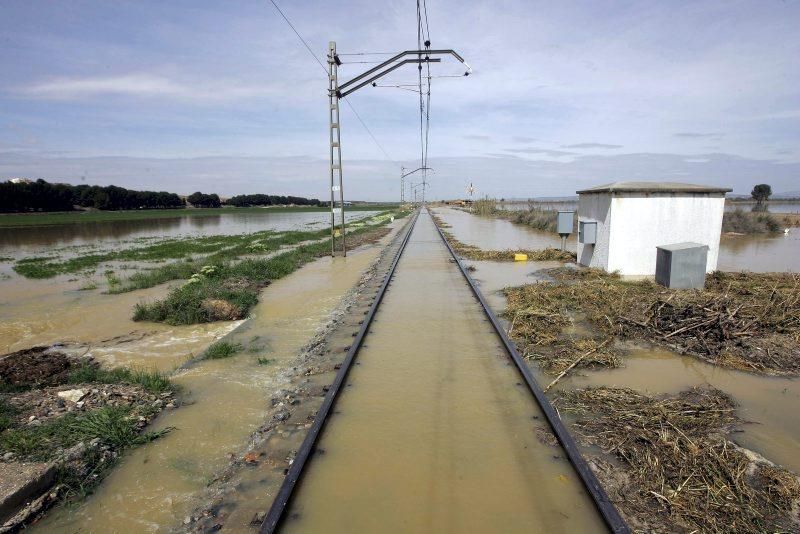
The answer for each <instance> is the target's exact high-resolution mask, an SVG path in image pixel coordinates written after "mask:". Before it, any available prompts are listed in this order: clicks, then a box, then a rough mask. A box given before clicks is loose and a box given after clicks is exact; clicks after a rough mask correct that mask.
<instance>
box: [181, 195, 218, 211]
mask: <svg viewBox="0 0 800 534" xmlns="http://www.w3.org/2000/svg"><path fill="white" fill-rule="evenodd" d="M186 200H187V201H188V202H189V203H190V204H191V205H192V206H194V207H195V208H218V207H220V206H221V205H222V203H221V202H220V200H219V196H218V195H217V194H216V193H213V194H211V195H207V194H205V193H201V192H200V191H196V192H194V193H192V194H191V195H189V196H188V197H186Z"/></svg>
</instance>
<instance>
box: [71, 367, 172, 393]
mask: <svg viewBox="0 0 800 534" xmlns="http://www.w3.org/2000/svg"><path fill="white" fill-rule="evenodd" d="M66 382H67V383H68V384H84V383H90V382H97V383H101V384H131V385H136V386H141V387H142V388H144V389H145V390H147V391H149V392H151V393H164V392H166V391H174V390H175V389H176V388H175V385H174V384H173V383H172V382H171V381H170V380H169V378H167V376H166V375H165V374H163V373H159V372H158V371H145V370H144V369H128V368H126V367H116V368H114V369H103V368H102V367H100V366H98V365H93V364H89V363H86V364H83V365H81V366H80V367H78V368H77V369H75V370H73V371H72V372H70V373H69V375H68V376H67V380H66Z"/></svg>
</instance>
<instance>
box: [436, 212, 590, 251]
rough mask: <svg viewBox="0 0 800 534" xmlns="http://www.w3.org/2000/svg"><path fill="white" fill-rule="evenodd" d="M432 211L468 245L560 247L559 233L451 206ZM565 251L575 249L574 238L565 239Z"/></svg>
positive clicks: (506, 247) (491, 248) (484, 246)
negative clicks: (471, 212)
mask: <svg viewBox="0 0 800 534" xmlns="http://www.w3.org/2000/svg"><path fill="white" fill-rule="evenodd" d="M435 211H436V214H437V215H438V216H439V217H441V218H442V220H444V221H445V222H446V223H447V224H449V225H451V226H452V228H451V229H450V230H449V231H450V232H452V234H453V235H454V236H455V237H456V239H458V240H459V241H462V242H464V243H466V244H468V245H475V246H477V247H480V248H483V249H488V250H505V249H529V250H536V249H543V248H547V247H554V248H561V238H560V237H559V236H558V234H552V233H549V232H542V231H539V230H534V229H533V228H528V227H526V226H522V225H518V224H513V223H511V222H509V221H507V220H505V219H495V218H491V217H478V216H477V215H472V214H470V213H467V212H465V211H463V210H457V209H453V208H436V210H435ZM567 250H571V251H573V252H574V251H575V239H571V240H568V241H567Z"/></svg>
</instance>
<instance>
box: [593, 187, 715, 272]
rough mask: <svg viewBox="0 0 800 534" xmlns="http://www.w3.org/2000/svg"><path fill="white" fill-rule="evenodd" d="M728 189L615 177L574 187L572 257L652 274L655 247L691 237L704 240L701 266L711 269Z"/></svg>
mask: <svg viewBox="0 0 800 534" xmlns="http://www.w3.org/2000/svg"><path fill="white" fill-rule="evenodd" d="M729 191H731V190H730V189H726V188H723V187H710V186H703V185H693V184H680V183H665V182H616V183H613V184H607V185H601V186H597V187H593V188H591V189H585V190H583V191H578V195H579V197H578V225H579V236H578V262H579V263H580V264H581V265H586V266H589V267H597V268H600V269H604V270H606V271H609V272H614V271H618V272H619V273H620V274H622V275H626V276H627V275H637V276H641V275H645V276H652V275H655V272H656V247H658V246H662V245H671V244H675V243H684V242H694V243H699V244H701V245H707V246H708V256H707V264H706V272H711V271H714V270H715V269H716V268H717V257H718V255H719V238H720V233H721V231H722V215H723V212H724V211H725V193H727V192H729ZM582 223H583V224H582ZM592 223H594V224H592ZM581 227H583V229H584V232H583V234H584V235H582V234H581V232H580V228H581ZM593 232H594V244H589V241H592V233H593ZM582 240H583V241H587V242H586V243H584V242H581V241H582Z"/></svg>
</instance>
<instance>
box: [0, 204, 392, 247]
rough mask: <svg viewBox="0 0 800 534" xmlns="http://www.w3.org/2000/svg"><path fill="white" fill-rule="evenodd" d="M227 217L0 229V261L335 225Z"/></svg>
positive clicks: (280, 216)
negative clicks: (54, 250) (139, 242)
mask: <svg viewBox="0 0 800 534" xmlns="http://www.w3.org/2000/svg"><path fill="white" fill-rule="evenodd" d="M226 211H227V210H226ZM263 211H264V212H263V213H253V212H250V211H248V212H245V213H236V212H223V213H221V214H220V215H204V216H202V217H193V216H191V215H183V216H177V217H175V216H173V217H169V218H163V219H162V218H154V219H137V220H123V221H105V222H91V223H71V224H59V225H53V226H24V227H14V228H2V227H0V256H14V257H16V256H19V255H28V254H39V253H43V252H46V251H47V250H48V248H49V247H54V246H66V245H103V244H106V245H107V244H109V243H118V242H120V241H133V240H136V239H143V238H148V239H151V238H152V239H156V238H157V239H162V238H170V237H192V236H207V235H234V234H244V233H252V232H260V231H263V230H272V231H275V232H284V231H288V230H320V229H322V228H325V227H326V225H330V213H329V212H325V211H297V212H287V211H270V210H268V209H264V210H263ZM376 213H378V212H377V211H349V212H345V215H346V218H347V220H348V221H352V220H356V219H362V218H365V217H370V216H372V215H375V214H376Z"/></svg>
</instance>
